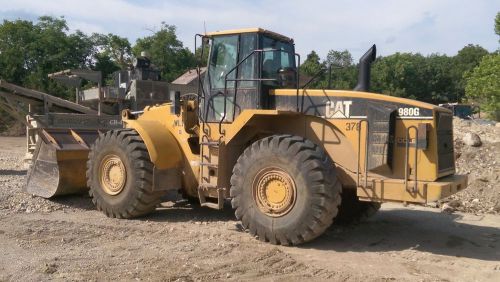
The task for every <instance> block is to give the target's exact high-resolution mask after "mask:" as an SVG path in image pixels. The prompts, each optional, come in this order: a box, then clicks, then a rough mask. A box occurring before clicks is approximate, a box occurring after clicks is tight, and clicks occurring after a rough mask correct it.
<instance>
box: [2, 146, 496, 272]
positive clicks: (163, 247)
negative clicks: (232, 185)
mask: <svg viewBox="0 0 500 282" xmlns="http://www.w3.org/2000/svg"><path fill="white" fill-rule="evenodd" d="M24 146H25V145H24V139H23V138H11V137H0V281H4V280H5V281H13V280H15V281H33V280H34V281H40V280H61V281H63V280H64V281H66V280H120V281H121V280H153V281H159V280H161V281H204V280H238V281H240V280H252V281H253V280H264V281H303V280H305V279H309V280H334V281H388V280H397V281H500V216H499V215H496V214H482V215H476V214H466V213H458V212H457V213H453V214H447V213H441V212H440V210H439V209H437V208H435V209H433V208H429V207H416V206H409V207H403V206H401V205H395V204H384V205H383V208H382V210H381V211H380V212H379V213H378V214H377V215H376V216H374V217H373V218H371V219H369V220H368V221H366V222H364V223H361V224H357V225H352V226H336V225H334V226H332V227H331V228H330V229H329V230H328V231H327V232H326V233H325V234H324V235H323V236H321V237H320V238H318V239H317V240H315V241H314V242H311V243H308V244H305V245H302V246H300V247H281V246H278V247H277V246H273V245H270V244H265V243H261V242H260V241H258V240H255V239H254V238H252V237H251V236H250V235H249V234H247V233H245V232H243V231H241V228H240V225H239V224H238V222H237V221H236V220H235V217H234V215H233V211H232V210H231V208H230V207H226V209H225V210H224V211H215V210H210V209H205V208H199V207H192V206H190V205H189V204H187V203H186V202H183V201H178V202H177V203H175V204H172V203H165V204H163V207H161V208H158V210H157V211H156V212H155V213H154V214H152V215H150V216H148V217H145V218H142V219H138V220H118V219H110V218H107V217H105V216H104V215H103V214H102V213H100V212H98V211H96V210H95V209H94V207H93V206H92V203H91V201H90V199H89V198H88V196H71V197H63V198H59V199H57V200H53V201H49V200H45V199H41V198H38V197H33V196H30V195H28V194H25V193H23V192H22V186H23V184H24V179H25V174H26V171H25V168H24V166H23V163H22V158H23V156H24Z"/></svg>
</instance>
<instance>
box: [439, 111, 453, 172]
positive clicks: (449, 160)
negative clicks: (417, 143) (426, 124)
mask: <svg viewBox="0 0 500 282" xmlns="http://www.w3.org/2000/svg"><path fill="white" fill-rule="evenodd" d="M436 119H437V149H438V150H437V151H438V172H439V173H441V172H444V171H447V170H451V169H454V168H455V156H454V151H453V116H452V115H451V114H447V113H440V112H438V113H436Z"/></svg>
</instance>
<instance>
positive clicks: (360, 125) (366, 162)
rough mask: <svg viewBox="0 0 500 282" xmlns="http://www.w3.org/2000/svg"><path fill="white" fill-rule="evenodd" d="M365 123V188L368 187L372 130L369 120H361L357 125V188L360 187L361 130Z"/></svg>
mask: <svg viewBox="0 0 500 282" xmlns="http://www.w3.org/2000/svg"><path fill="white" fill-rule="evenodd" d="M363 122H365V123H366V143H365V163H364V165H365V171H364V173H365V185H364V186H363V188H366V187H368V144H369V141H370V139H369V137H368V136H369V134H368V133H369V130H370V123H369V121H368V120H367V119H363V120H360V121H359V122H358V124H357V126H358V156H357V157H358V158H357V165H356V177H357V179H356V187H360V186H359V175H360V173H359V161H360V159H361V128H362V124H363Z"/></svg>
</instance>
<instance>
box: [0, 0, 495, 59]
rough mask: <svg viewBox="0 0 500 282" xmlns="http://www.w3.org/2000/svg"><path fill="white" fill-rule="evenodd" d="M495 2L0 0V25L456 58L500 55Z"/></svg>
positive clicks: (190, 45) (319, 50)
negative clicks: (480, 51) (232, 33)
mask: <svg viewBox="0 0 500 282" xmlns="http://www.w3.org/2000/svg"><path fill="white" fill-rule="evenodd" d="M499 11H500V1H499V0H496V1H495V0H474V1H473V0H469V1H464V0H417V1H415V0H411V1H406V0H376V1H369V0H365V1H361V0H330V1H328V0H326V1H314V0H308V1H298V0H289V1H279V0H274V1H265V0H251V1H250V0H231V1H222V0H213V1H208V0H206V1H201V0H192V1H190V0H163V1H161V0H145V1H138V0H85V1H81V0H80V1H74V0H44V1H42V0H0V19H1V20H4V19H7V20H15V19H27V20H33V21H36V19H37V18H38V17H39V16H42V15H51V16H57V17H59V16H64V17H65V19H66V20H67V22H68V25H69V27H70V30H71V31H74V30H77V29H79V30H81V31H83V32H85V33H92V32H99V33H114V34H117V35H120V36H123V37H127V38H129V40H130V41H131V43H134V42H135V40H136V39H137V38H140V37H144V36H147V35H151V34H152V31H154V30H158V29H159V28H160V26H161V23H162V22H165V23H167V24H170V25H175V26H177V34H178V37H179V39H180V40H181V41H182V42H184V46H186V47H188V48H190V49H191V50H192V49H193V47H194V35H195V34H196V33H203V32H204V30H205V27H206V30H207V31H216V30H225V29H235V28H247V27H262V28H265V29H269V30H272V31H275V32H278V33H281V34H283V35H286V36H288V37H292V38H294V40H295V45H296V51H297V52H298V53H300V54H301V56H303V57H305V56H306V55H307V54H308V53H309V52H310V51H311V50H315V51H316V52H317V53H318V54H319V55H320V56H321V57H322V58H324V57H325V56H326V54H327V53H328V51H329V50H332V49H333V50H345V49H347V50H349V51H350V52H351V53H352V54H353V57H354V58H355V59H356V60H357V59H358V58H359V57H360V56H361V55H362V54H363V53H364V52H365V51H366V50H367V49H368V48H369V47H370V46H371V45H372V44H377V51H378V54H379V55H390V54H393V53H395V52H413V53H417V52H418V53H421V54H424V55H428V54H431V53H439V54H447V55H450V56H452V55H455V54H456V53H457V52H458V51H459V50H460V49H461V48H462V47H464V46H465V45H467V44H478V45H481V46H483V47H484V48H486V49H488V50H489V51H494V50H497V49H499V47H500V45H499V41H498V36H497V35H496V34H495V32H494V18H495V15H496V13H497V12H499Z"/></svg>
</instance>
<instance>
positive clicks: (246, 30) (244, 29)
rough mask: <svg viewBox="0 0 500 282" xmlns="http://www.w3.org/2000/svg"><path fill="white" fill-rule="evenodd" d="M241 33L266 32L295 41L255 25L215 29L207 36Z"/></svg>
mask: <svg viewBox="0 0 500 282" xmlns="http://www.w3.org/2000/svg"><path fill="white" fill-rule="evenodd" d="M240 33H264V34H267V35H269V36H271V37H273V38H276V39H279V40H283V41H287V42H291V43H293V39H292V38H290V37H287V36H284V35H281V34H279V33H276V32H273V31H270V30H267V29H263V28H260V27H253V28H243V29H229V30H221V31H214V32H207V33H205V35H206V36H208V37H212V36H218V35H231V34H240Z"/></svg>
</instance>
